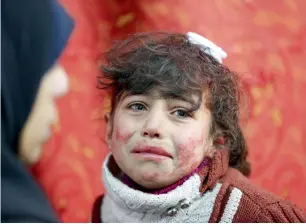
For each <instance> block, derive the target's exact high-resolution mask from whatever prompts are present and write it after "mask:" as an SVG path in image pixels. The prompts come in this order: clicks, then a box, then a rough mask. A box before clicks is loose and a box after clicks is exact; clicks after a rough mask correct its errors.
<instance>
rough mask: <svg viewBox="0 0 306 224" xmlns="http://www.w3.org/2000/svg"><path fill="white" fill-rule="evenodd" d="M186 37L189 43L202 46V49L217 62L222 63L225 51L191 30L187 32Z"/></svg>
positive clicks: (225, 55)
mask: <svg viewBox="0 0 306 224" xmlns="http://www.w3.org/2000/svg"><path fill="white" fill-rule="evenodd" d="M187 37H188V40H189V41H190V42H191V43H193V44H196V45H199V46H200V47H201V46H202V50H203V51H204V52H205V53H207V54H209V55H211V56H212V57H214V58H215V59H216V60H217V61H218V62H220V63H222V60H223V59H225V58H226V57H227V54H226V52H225V51H223V50H222V49H221V48H220V47H218V46H217V45H215V44H214V43H213V42H211V41H210V40H208V39H206V38H205V37H203V36H201V35H199V34H197V33H193V32H188V33H187Z"/></svg>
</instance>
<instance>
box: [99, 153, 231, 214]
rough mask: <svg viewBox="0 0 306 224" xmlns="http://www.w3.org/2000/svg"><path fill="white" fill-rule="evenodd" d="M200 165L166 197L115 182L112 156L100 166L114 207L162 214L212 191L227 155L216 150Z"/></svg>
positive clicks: (222, 170) (221, 172)
mask: <svg viewBox="0 0 306 224" xmlns="http://www.w3.org/2000/svg"><path fill="white" fill-rule="evenodd" d="M203 163H204V161H203ZM203 163H202V164H201V165H200V166H199V167H198V169H197V170H196V171H195V172H194V173H193V174H192V175H190V176H188V178H185V179H184V180H183V181H182V180H180V181H181V183H180V184H176V185H177V186H175V188H173V189H171V190H170V191H167V192H166V193H159V194H152V193H148V192H143V191H140V190H137V189H134V188H132V187H130V186H128V185H127V184H124V183H123V182H122V181H121V180H119V179H118V178H117V177H116V173H115V172H114V170H118V166H117V164H116V163H115V160H114V159H113V156H112V154H109V155H108V156H107V158H106V160H105V162H104V164H103V182H104V185H105V190H106V195H107V196H108V197H110V198H111V199H112V201H114V202H115V203H118V204H119V205H120V204H121V205H122V206H124V207H127V208H128V209H129V210H132V211H137V212H148V211H154V212H158V211H164V210H165V209H167V208H169V207H170V206H173V205H177V204H179V203H180V202H181V201H190V202H191V201H194V200H195V199H196V198H199V197H201V195H203V193H205V192H206V191H207V190H209V189H212V188H213V187H214V186H215V184H216V183H217V182H218V181H219V180H220V179H221V177H222V176H223V175H224V174H225V172H226V170H227V168H228V152H227V151H225V150H218V151H216V152H215V154H214V156H213V158H212V159H211V162H210V163H209V165H203ZM205 164H206V163H205ZM159 192H160V191H159Z"/></svg>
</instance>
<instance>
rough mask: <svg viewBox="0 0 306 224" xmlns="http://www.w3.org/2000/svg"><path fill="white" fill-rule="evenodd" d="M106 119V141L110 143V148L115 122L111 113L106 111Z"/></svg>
mask: <svg viewBox="0 0 306 224" xmlns="http://www.w3.org/2000/svg"><path fill="white" fill-rule="evenodd" d="M104 119H105V122H106V132H105V141H106V144H107V145H108V148H109V149H110V143H111V138H112V132H113V122H112V119H111V118H110V113H106V114H105V115H104Z"/></svg>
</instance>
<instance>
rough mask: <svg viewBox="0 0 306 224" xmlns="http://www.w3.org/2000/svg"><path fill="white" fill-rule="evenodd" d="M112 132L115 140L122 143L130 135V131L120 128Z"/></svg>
mask: <svg viewBox="0 0 306 224" xmlns="http://www.w3.org/2000/svg"><path fill="white" fill-rule="evenodd" d="M114 134H115V136H114V139H115V141H116V142H120V143H123V144H125V143H126V142H127V140H128V139H129V138H130V137H131V135H132V133H131V132H130V131H128V130H124V129H121V128H116V129H115V132H114Z"/></svg>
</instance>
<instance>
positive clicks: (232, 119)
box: [98, 32, 251, 176]
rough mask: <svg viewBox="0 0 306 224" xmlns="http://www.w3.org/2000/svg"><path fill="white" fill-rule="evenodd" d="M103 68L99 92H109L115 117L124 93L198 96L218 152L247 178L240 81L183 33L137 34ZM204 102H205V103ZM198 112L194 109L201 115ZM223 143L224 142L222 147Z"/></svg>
mask: <svg viewBox="0 0 306 224" xmlns="http://www.w3.org/2000/svg"><path fill="white" fill-rule="evenodd" d="M105 60H106V63H105V64H103V65H102V66H101V70H102V72H101V74H100V75H99V76H98V88H102V89H105V88H110V89H111V91H112V92H111V94H112V111H111V114H112V113H113V111H114V108H115V106H116V103H117V102H118V100H119V98H120V96H121V94H122V93H123V92H126V91H127V92H130V93H132V94H141V93H145V92H148V91H149V90H151V89H153V88H156V87H158V89H159V91H160V92H161V93H162V94H163V95H166V96H170V97H171V96H174V97H175V96H182V95H186V94H197V95H198V96H199V98H200V102H199V103H198V105H197V108H198V107H199V105H201V103H202V97H201V96H202V95H203V91H205V92H208V99H205V100H206V105H207V107H208V108H209V109H210V111H211V113H212V127H211V134H212V137H213V140H214V145H215V146H216V148H227V149H228V150H229V155H230V159H229V165H230V166H231V167H233V168H236V169H238V170H240V171H241V172H242V173H243V174H244V175H246V176H249V174H250V171H251V169H250V164H249V162H248V161H247V146H246V142H245V139H244V136H243V133H242V131H241V129H240V126H239V118H240V114H239V108H240V101H241V90H240V87H239V77H238V75H237V74H235V73H234V72H232V71H230V70H229V69H228V68H227V67H226V66H224V65H223V64H220V63H219V62H218V61H217V60H216V59H215V58H213V57H212V56H210V55H209V54H206V53H204V52H203V50H202V49H201V48H200V47H199V46H197V45H196V44H193V43H191V42H189V41H188V38H187V36H186V35H184V34H179V33H165V32H155V33H139V34H134V35H131V36H130V37H129V38H127V39H126V40H124V41H120V42H118V43H116V44H115V45H114V46H113V47H112V48H111V49H110V50H109V51H108V52H107V53H106V54H105ZM205 98H206V97H205ZM197 108H195V109H197ZM220 139H221V140H222V141H220Z"/></svg>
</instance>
